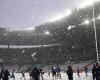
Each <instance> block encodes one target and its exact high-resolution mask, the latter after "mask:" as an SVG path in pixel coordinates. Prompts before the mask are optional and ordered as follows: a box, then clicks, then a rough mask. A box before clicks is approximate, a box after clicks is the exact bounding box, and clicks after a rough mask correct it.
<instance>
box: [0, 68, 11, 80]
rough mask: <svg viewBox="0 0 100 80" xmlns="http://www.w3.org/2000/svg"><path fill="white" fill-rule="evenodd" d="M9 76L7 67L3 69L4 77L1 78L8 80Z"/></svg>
mask: <svg viewBox="0 0 100 80" xmlns="http://www.w3.org/2000/svg"><path fill="white" fill-rule="evenodd" d="M9 76H10V73H9V71H8V69H6V70H5V71H4V78H3V79H2V80H9Z"/></svg>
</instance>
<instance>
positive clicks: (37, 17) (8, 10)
mask: <svg viewBox="0 0 100 80" xmlns="http://www.w3.org/2000/svg"><path fill="white" fill-rule="evenodd" d="M83 1H85V0H83ZM81 2H82V0H0V25H1V26H4V27H6V28H8V27H10V28H27V27H34V26H36V25H40V24H42V23H45V22H48V21H49V20H50V19H52V18H53V17H54V16H56V15H57V14H58V13H64V11H66V10H67V9H73V8H75V7H77V6H78V5H79V4H80V3H81Z"/></svg>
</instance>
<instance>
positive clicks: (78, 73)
mask: <svg viewBox="0 0 100 80" xmlns="http://www.w3.org/2000/svg"><path fill="white" fill-rule="evenodd" d="M77 75H78V77H80V69H79V68H78V67H77Z"/></svg>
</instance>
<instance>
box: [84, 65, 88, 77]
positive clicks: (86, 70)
mask: <svg viewBox="0 0 100 80" xmlns="http://www.w3.org/2000/svg"><path fill="white" fill-rule="evenodd" d="M84 72H85V74H86V76H88V68H87V67H86V66H85V67H84Z"/></svg>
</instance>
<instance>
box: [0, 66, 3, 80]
mask: <svg viewBox="0 0 100 80" xmlns="http://www.w3.org/2000/svg"><path fill="white" fill-rule="evenodd" d="M0 79H2V80H3V79H4V68H2V70H1V72H0Z"/></svg>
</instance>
